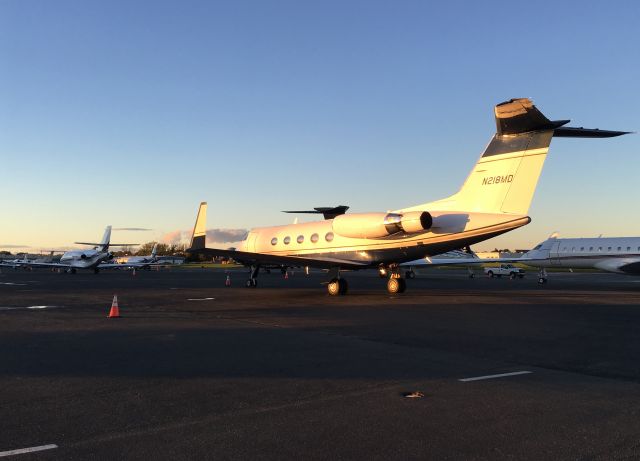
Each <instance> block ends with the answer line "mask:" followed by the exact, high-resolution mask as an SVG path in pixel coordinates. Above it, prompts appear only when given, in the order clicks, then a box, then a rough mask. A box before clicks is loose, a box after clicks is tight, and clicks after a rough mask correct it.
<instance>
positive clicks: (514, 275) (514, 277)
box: [509, 272, 516, 280]
mask: <svg viewBox="0 0 640 461" xmlns="http://www.w3.org/2000/svg"><path fill="white" fill-rule="evenodd" d="M509 278H510V279H511V280H515V279H516V273H515V272H511V273H510V274H509Z"/></svg>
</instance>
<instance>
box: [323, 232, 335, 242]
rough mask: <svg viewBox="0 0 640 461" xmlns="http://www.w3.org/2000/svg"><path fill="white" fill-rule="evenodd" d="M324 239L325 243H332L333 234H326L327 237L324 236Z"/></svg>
mask: <svg viewBox="0 0 640 461" xmlns="http://www.w3.org/2000/svg"><path fill="white" fill-rule="evenodd" d="M324 239H325V240H326V241H327V242H332V241H333V232H327V235H325V236H324Z"/></svg>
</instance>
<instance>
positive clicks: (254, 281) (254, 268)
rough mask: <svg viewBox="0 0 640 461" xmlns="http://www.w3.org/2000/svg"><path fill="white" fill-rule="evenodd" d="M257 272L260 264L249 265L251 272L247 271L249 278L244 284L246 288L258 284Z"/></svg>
mask: <svg viewBox="0 0 640 461" xmlns="http://www.w3.org/2000/svg"><path fill="white" fill-rule="evenodd" d="M258 272H260V266H259V265H256V266H251V272H250V273H249V280H247V281H246V283H245V284H244V286H245V287H247V288H255V287H257V286H258Z"/></svg>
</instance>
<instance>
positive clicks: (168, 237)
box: [160, 229, 249, 245]
mask: <svg viewBox="0 0 640 461" xmlns="http://www.w3.org/2000/svg"><path fill="white" fill-rule="evenodd" d="M248 233H249V231H248V230H247V229H207V243H235V242H239V241H241V240H244V239H245V238H246V236H247V234H248ZM191 234H193V230H192V229H189V230H175V231H171V232H168V233H166V234H164V235H163V236H162V238H161V239H160V240H161V242H162V243H167V244H170V245H176V244H179V243H186V242H188V241H189V239H191Z"/></svg>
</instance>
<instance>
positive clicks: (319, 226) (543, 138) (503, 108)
mask: <svg viewBox="0 0 640 461" xmlns="http://www.w3.org/2000/svg"><path fill="white" fill-rule="evenodd" d="M495 120H496V134H495V135H494V136H493V138H492V139H491V141H490V142H489V145H488V146H487V147H486V149H485V151H484V152H483V153H482V155H481V156H480V159H479V160H478V162H477V163H476V165H475V166H474V168H473V170H472V171H471V173H470V174H469V176H468V178H467V180H466V181H465V182H464V184H463V185H462V188H461V189H460V190H459V191H458V192H457V193H456V194H454V195H452V196H450V197H448V198H445V199H443V200H438V201H435V202H430V203H424V204H421V205H416V206H411V207H408V208H401V209H398V210H395V211H390V212H384V211H383V212H373V213H351V214H345V212H346V208H347V207H345V206H340V207H335V208H321V209H316V210H314V211H311V212H312V213H321V214H323V215H324V217H325V220H323V221H316V222H310V223H302V224H295V225H283V226H274V227H262V228H255V229H252V230H251V231H250V232H249V234H248V236H247V238H246V239H245V240H244V242H242V244H241V247H240V248H239V250H236V251H231V250H223V249H217V248H206V242H205V239H206V210H207V204H206V202H203V203H201V204H200V210H199V212H198V217H197V219H196V225H195V228H194V233H193V237H192V240H191V248H190V249H189V250H188V251H189V252H190V253H192V254H204V255H208V256H225V257H229V258H233V259H234V260H236V261H238V262H240V263H242V264H245V265H247V266H251V274H250V277H249V280H248V281H247V283H246V286H247V287H255V286H256V285H257V279H256V277H257V275H258V272H259V269H260V266H261V265H266V264H278V265H285V266H296V267H304V266H307V267H317V268H324V269H328V271H329V272H328V284H327V289H328V292H329V294H330V295H342V294H345V293H346V292H347V282H346V280H345V279H344V278H343V277H342V276H341V274H340V272H341V271H343V270H357V269H369V268H377V269H378V270H379V271H380V272H381V273H383V272H384V273H387V274H389V280H388V282H387V290H388V291H389V293H399V292H403V291H404V290H405V288H406V283H405V280H404V278H403V277H402V273H401V271H400V267H399V265H400V264H401V263H403V262H406V261H412V260H415V259H419V258H424V257H425V256H433V255H437V254H441V253H445V252H447V251H451V250H454V249H459V248H463V247H465V246H468V245H471V244H474V243H477V242H481V241H483V240H487V239H490V238H492V237H495V236H496V235H500V234H503V233H505V232H509V231H511V230H513V229H517V228H518V227H521V226H524V225H526V224H528V223H529V222H530V221H531V218H530V217H529V216H528V215H527V213H528V210H529V205H530V204H531V199H532V197H533V193H534V191H535V188H536V184H537V181H538V178H539V176H540V173H541V171H542V166H543V164H544V161H545V158H546V156H547V152H548V149H549V144H550V143H551V138H552V137H554V136H556V137H586V138H607V137H613V136H620V135H622V134H626V132H622V131H605V130H598V129H585V128H569V127H565V126H564V125H566V124H567V123H568V122H569V120H560V121H551V120H549V119H547V118H546V117H545V116H544V115H543V114H542V113H541V112H540V111H539V110H538V109H537V108H536V107H535V106H534V105H533V103H532V102H531V100H529V99H526V98H524V99H512V100H510V101H506V102H503V103H501V104H498V105H497V106H495Z"/></svg>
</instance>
